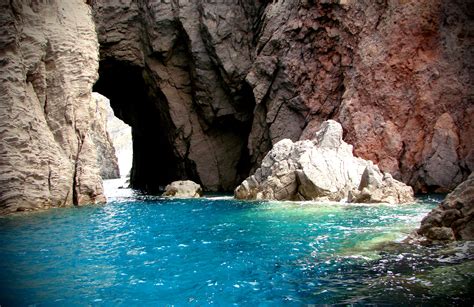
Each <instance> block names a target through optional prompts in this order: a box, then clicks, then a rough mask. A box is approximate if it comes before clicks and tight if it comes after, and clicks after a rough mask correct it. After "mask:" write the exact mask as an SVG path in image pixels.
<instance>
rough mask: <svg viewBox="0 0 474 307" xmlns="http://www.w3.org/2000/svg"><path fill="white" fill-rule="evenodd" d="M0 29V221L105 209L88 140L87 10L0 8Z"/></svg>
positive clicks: (29, 4)
mask: <svg viewBox="0 0 474 307" xmlns="http://www.w3.org/2000/svg"><path fill="white" fill-rule="evenodd" d="M0 29H1V30H0V31H1V33H0V50H2V51H1V52H0V214H1V213H3V214H4V213H11V212H15V211H27V210H35V209H40V208H47V207H63V206H71V205H73V204H75V205H81V204H87V203H101V202H105V196H104V195H103V188H102V181H101V178H100V176H99V171H98V168H97V165H96V164H97V163H96V149H95V146H94V144H93V141H92V137H91V125H92V123H93V121H94V120H93V119H92V118H91V112H90V108H91V92H92V85H93V84H94V82H95V80H96V79H97V69H98V43H97V38H96V33H95V27H94V24H93V22H92V18H91V12H90V7H89V6H88V5H87V4H86V3H85V1H83V0H67V1H63V0H50V1H17V0H13V1H0Z"/></svg>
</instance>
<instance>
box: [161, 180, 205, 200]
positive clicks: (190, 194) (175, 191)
mask: <svg viewBox="0 0 474 307" xmlns="http://www.w3.org/2000/svg"><path fill="white" fill-rule="evenodd" d="M163 196H166V197H177V198H199V197H201V196H202V188H201V186H200V185H199V184H197V183H195V182H193V181H191V180H181V181H174V182H172V183H170V184H169V185H167V186H166V188H165V192H164V193H163Z"/></svg>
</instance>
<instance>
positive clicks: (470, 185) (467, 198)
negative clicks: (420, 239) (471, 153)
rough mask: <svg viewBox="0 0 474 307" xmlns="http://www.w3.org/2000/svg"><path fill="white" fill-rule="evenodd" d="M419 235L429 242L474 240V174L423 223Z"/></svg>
mask: <svg viewBox="0 0 474 307" xmlns="http://www.w3.org/2000/svg"><path fill="white" fill-rule="evenodd" d="M418 234H420V235H423V236H425V237H426V238H428V239H429V240H440V241H443V240H474V173H473V174H471V175H470V176H469V178H468V179H467V180H466V181H464V182H463V183H461V184H460V185H459V186H458V187H457V188H456V189H455V190H454V191H453V192H451V193H449V194H448V196H446V199H445V200H444V201H443V202H442V203H441V204H440V205H439V206H438V207H437V208H435V209H433V210H432V211H431V212H430V213H429V214H428V215H427V216H426V217H425V218H424V219H423V220H422V221H421V226H420V228H419V229H418Z"/></svg>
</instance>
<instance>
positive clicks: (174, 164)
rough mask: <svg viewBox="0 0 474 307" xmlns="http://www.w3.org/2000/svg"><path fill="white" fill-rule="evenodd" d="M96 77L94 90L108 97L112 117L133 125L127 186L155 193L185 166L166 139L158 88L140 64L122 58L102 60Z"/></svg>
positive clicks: (161, 101)
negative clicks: (131, 154)
mask: <svg viewBox="0 0 474 307" xmlns="http://www.w3.org/2000/svg"><path fill="white" fill-rule="evenodd" d="M99 76H100V77H99V80H98V81H97V82H96V84H95V85H94V91H96V92H99V93H101V94H102V95H104V96H107V97H108V98H109V99H110V104H111V106H112V108H113V110H114V113H115V116H117V117H118V118H120V119H121V120H123V121H124V122H125V123H127V124H128V125H130V126H131V127H132V138H133V165H132V170H131V174H130V187H131V188H134V189H139V190H143V191H146V192H148V193H158V192H160V191H161V190H162V188H163V186H165V185H166V184H168V183H170V182H171V181H174V180H178V179H181V178H182V176H183V173H184V169H183V166H182V165H181V164H182V163H180V161H177V159H176V157H175V155H174V154H173V148H172V146H171V145H170V141H169V139H168V137H169V135H168V134H169V133H167V132H168V131H169V130H170V127H169V125H170V121H169V120H168V119H167V118H164V117H163V116H165V114H167V112H161V111H160V108H163V107H165V106H166V104H165V103H163V99H164V97H163V96H162V94H161V91H160V90H159V89H155V88H152V87H151V85H150V84H147V83H146V76H145V75H144V71H143V69H142V68H141V67H137V66H133V65H130V64H128V63H125V62H121V61H116V60H107V59H106V60H102V61H101V63H100V67H99ZM161 132H163V133H161Z"/></svg>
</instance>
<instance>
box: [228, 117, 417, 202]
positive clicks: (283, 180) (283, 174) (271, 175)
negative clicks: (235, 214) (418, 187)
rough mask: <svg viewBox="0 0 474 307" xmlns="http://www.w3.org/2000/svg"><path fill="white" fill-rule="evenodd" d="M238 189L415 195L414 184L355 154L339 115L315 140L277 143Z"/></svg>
mask: <svg viewBox="0 0 474 307" xmlns="http://www.w3.org/2000/svg"><path fill="white" fill-rule="evenodd" d="M357 188H358V191H356V189H357ZM234 194H235V197H236V198H238V199H276V200H331V201H340V200H343V199H345V198H347V197H349V196H350V201H352V202H388V203H404V202H410V201H413V190H412V189H411V188H410V187H408V186H406V185H405V184H403V183H401V182H399V181H397V180H395V179H393V178H392V176H391V175H390V174H382V173H381V172H380V170H379V169H378V167H377V166H375V165H373V163H372V162H371V161H367V160H363V159H360V158H357V157H354V156H353V154H352V146H351V145H349V144H347V143H346V142H344V141H343V140H342V127H341V125H340V124H339V123H337V122H336V121H333V120H328V121H325V122H324V123H323V124H322V125H321V129H320V130H319V131H317V132H316V133H315V135H314V137H313V139H312V140H303V141H298V142H295V143H293V142H292V141H291V140H288V139H284V140H282V141H280V142H278V143H277V144H275V146H274V147H273V149H272V150H271V151H270V152H269V153H268V154H267V155H266V157H265V158H264V159H263V161H262V165H261V167H260V168H259V169H257V171H256V172H255V174H254V175H252V176H250V177H249V178H247V179H246V180H245V181H244V182H242V184H241V185H240V186H238V187H237V188H236V189H235V193H234Z"/></svg>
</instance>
